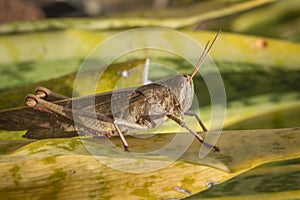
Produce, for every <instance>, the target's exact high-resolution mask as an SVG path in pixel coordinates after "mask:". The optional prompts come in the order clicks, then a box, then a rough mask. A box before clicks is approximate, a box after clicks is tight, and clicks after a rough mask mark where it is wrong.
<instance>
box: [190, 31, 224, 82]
mask: <svg viewBox="0 0 300 200" xmlns="http://www.w3.org/2000/svg"><path fill="white" fill-rule="evenodd" d="M220 33H221V30H220V31H219V32H218V33H217V34H216V36H215V37H214V39H213V41H212V43H211V44H210V46H209V43H210V40H209V41H208V42H207V43H206V45H205V47H204V51H203V52H202V54H201V56H200V58H199V61H198V63H197V65H196V67H195V69H194V71H193V73H192V74H191V76H190V78H189V81H192V80H193V77H194V76H195V75H196V73H197V71H198V70H199V68H200V66H201V65H202V63H203V62H204V60H205V58H206V56H207V54H208V53H209V51H210V49H211V47H212V46H213V45H214V43H215V41H216V39H217V38H218V36H219V34H220ZM208 46H209V47H208Z"/></svg>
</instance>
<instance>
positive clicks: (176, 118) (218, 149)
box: [167, 114, 221, 151]
mask: <svg viewBox="0 0 300 200" xmlns="http://www.w3.org/2000/svg"><path fill="white" fill-rule="evenodd" d="M167 117H168V118H169V119H171V120H173V121H174V122H176V123H177V124H179V125H180V126H181V127H183V128H185V129H186V130H188V131H189V132H190V133H192V134H193V135H194V136H195V138H197V140H199V141H200V142H201V143H202V144H203V145H205V146H207V147H209V148H214V150H215V151H221V149H220V148H219V147H217V146H214V145H211V144H209V143H207V142H205V141H204V139H203V138H202V137H201V136H200V135H198V134H197V133H196V132H195V131H194V130H193V129H191V128H190V127H188V126H187V125H186V124H185V122H184V121H183V120H182V119H179V118H178V117H176V116H175V115H173V114H168V115H167Z"/></svg>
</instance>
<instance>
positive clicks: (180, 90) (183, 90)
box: [161, 74, 194, 112]
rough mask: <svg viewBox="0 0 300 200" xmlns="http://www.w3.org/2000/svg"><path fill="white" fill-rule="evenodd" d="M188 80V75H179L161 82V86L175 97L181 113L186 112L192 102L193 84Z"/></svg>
mask: <svg viewBox="0 0 300 200" xmlns="http://www.w3.org/2000/svg"><path fill="white" fill-rule="evenodd" d="M189 78H190V76H189V75H182V74H180V75H176V76H174V77H172V78H168V79H165V80H164V81H161V84H163V85H164V86H165V87H167V88H169V90H170V91H172V94H174V95H175V96H176V98H177V100H178V102H179V104H180V108H181V110H182V112H185V111H187V110H188V109H189V108H190V107H191V105H192V102H193V97H194V84H193V81H190V80H189Z"/></svg>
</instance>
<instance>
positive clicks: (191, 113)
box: [184, 110, 207, 132]
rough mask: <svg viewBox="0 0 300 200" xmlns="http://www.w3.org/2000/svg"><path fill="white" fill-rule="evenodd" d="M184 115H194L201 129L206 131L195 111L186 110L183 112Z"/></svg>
mask: <svg viewBox="0 0 300 200" xmlns="http://www.w3.org/2000/svg"><path fill="white" fill-rule="evenodd" d="M184 115H188V116H192V117H195V118H196V120H197V121H198V123H199V124H200V126H201V128H202V129H203V131H204V132H207V128H206V127H205V125H204V123H203V122H202V121H201V119H200V117H199V116H198V115H197V113H196V112H194V111H191V110H188V111H186V112H185V113H184Z"/></svg>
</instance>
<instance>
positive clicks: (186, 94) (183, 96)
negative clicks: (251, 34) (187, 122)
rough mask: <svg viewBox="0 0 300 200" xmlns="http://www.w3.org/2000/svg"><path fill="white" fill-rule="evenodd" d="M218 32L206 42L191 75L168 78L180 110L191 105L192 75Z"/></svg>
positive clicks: (183, 110) (192, 93) (185, 109)
mask: <svg viewBox="0 0 300 200" xmlns="http://www.w3.org/2000/svg"><path fill="white" fill-rule="evenodd" d="M219 33H220V31H219V32H218V33H217V34H216V36H215V37H214V39H213V41H212V43H211V44H210V41H208V42H207V44H206V46H205V48H204V51H203V52H202V54H201V56H200V58H199V61H198V63H197V65H196V67H195V69H194V71H193V72H192V74H191V75H177V76H174V77H173V78H170V79H169V80H168V87H169V88H170V89H171V90H172V92H173V93H174V94H175V95H176V97H177V99H178V101H179V104H180V107H181V110H182V112H186V111H187V110H189V109H190V107H191V105H192V102H193V97H194V84H193V77H194V76H195V75H196V73H197V71H198V70H199V68H200V66H201V64H202V63H203V62H204V60H205V58H206V56H207V54H208V53H209V51H210V49H211V47H212V46H213V44H214V42H215V41H216V39H217V37H218V35H219ZM209 44H210V45H209Z"/></svg>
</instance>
